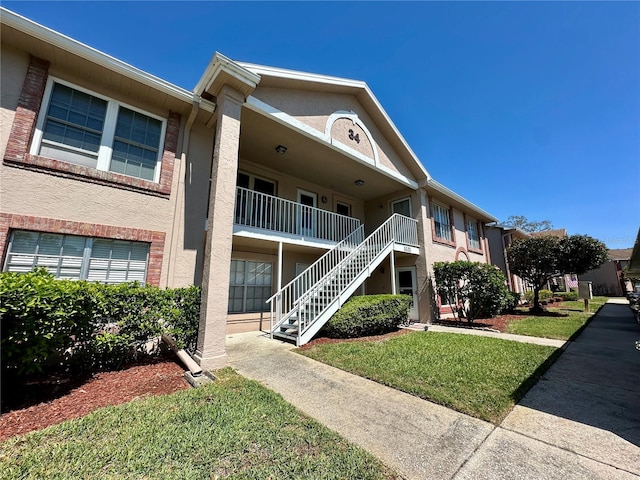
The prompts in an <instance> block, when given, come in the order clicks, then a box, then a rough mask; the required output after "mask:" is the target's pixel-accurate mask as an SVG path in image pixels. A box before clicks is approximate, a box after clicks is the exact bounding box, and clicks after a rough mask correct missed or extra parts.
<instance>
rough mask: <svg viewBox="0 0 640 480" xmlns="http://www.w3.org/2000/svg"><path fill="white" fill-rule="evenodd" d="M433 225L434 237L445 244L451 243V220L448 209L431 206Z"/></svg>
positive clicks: (435, 205)
mask: <svg viewBox="0 0 640 480" xmlns="http://www.w3.org/2000/svg"><path fill="white" fill-rule="evenodd" d="M433 223H434V229H435V236H436V237H437V238H439V239H441V240H446V241H447V242H451V241H453V239H452V236H451V219H450V218H449V209H448V208H445V207H441V206H440V205H437V204H435V203H434V204H433Z"/></svg>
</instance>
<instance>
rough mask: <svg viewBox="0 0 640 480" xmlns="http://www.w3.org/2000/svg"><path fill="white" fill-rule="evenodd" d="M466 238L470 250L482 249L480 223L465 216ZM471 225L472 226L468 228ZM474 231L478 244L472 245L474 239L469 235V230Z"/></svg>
mask: <svg viewBox="0 0 640 480" xmlns="http://www.w3.org/2000/svg"><path fill="white" fill-rule="evenodd" d="M466 226H467V238H468V239H469V248H470V249H472V250H482V243H481V242H480V225H479V222H478V221H477V220H474V219H472V218H467V225H466ZM469 227H472V228H469ZM472 231H475V233H476V235H477V238H476V239H475V240H476V241H477V242H478V245H477V246H476V245H473V244H472V243H471V242H472V241H474V239H473V238H472V236H471V232H472Z"/></svg>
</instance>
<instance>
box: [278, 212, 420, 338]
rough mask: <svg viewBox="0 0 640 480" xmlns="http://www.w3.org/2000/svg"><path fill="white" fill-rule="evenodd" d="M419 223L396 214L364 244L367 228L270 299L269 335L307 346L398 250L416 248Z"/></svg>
mask: <svg viewBox="0 0 640 480" xmlns="http://www.w3.org/2000/svg"><path fill="white" fill-rule="evenodd" d="M416 225H417V222H416V221H415V220H414V219H412V218H408V217H405V216H403V215H400V214H397V213H396V214H394V215H393V216H391V217H390V218H389V219H388V220H387V221H386V222H384V223H383V224H382V225H380V227H378V229H376V231H374V232H373V233H372V234H371V235H369V236H368V237H367V238H365V239H363V228H364V227H363V226H360V227H359V228H358V229H356V230H355V231H354V232H353V233H351V235H349V236H348V237H347V238H345V239H344V240H343V241H342V242H340V243H338V244H337V245H336V246H335V247H334V248H333V249H331V250H329V251H328V252H327V253H325V254H324V255H323V256H322V257H320V258H319V259H318V260H317V261H316V262H315V263H314V264H313V265H311V266H310V267H309V268H307V269H306V270H305V271H303V272H302V273H301V274H300V275H298V276H297V277H296V278H294V279H293V280H292V281H291V282H289V283H288V284H287V285H285V286H284V287H282V288H281V289H280V290H279V291H278V292H277V293H276V294H275V295H273V296H272V297H271V298H269V299H268V300H267V303H270V304H271V335H272V337H279V338H284V339H288V340H293V341H295V342H296V345H298V346H300V345H304V344H305V343H307V342H309V341H310V340H311V339H312V338H313V336H314V335H315V334H316V333H318V331H319V330H320V329H321V328H322V326H323V325H324V324H325V323H326V322H327V321H328V320H329V319H330V318H331V316H332V315H333V314H334V313H335V312H336V311H337V310H338V309H339V308H340V307H341V306H342V305H343V304H344V302H346V301H347V300H348V299H349V297H351V295H352V294H353V293H354V292H355V291H356V290H357V289H358V287H360V285H362V283H363V282H364V281H365V280H366V279H367V278H368V277H369V276H370V275H371V272H372V271H374V270H375V269H376V268H377V267H378V265H380V263H381V262H382V261H383V260H384V259H385V258H386V256H387V255H389V254H390V253H391V252H393V250H394V249H395V248H397V247H398V246H408V247H417V246H418V235H417V226H416Z"/></svg>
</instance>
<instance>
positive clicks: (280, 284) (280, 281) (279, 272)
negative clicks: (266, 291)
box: [278, 242, 282, 290]
mask: <svg viewBox="0 0 640 480" xmlns="http://www.w3.org/2000/svg"><path fill="white" fill-rule="evenodd" d="M281 288H282V242H278V290H280V289H281Z"/></svg>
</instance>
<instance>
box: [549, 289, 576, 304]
mask: <svg viewBox="0 0 640 480" xmlns="http://www.w3.org/2000/svg"><path fill="white" fill-rule="evenodd" d="M555 296H556V297H559V298H561V299H562V300H563V301H565V302H573V301H576V300H578V298H580V296H579V295H578V292H573V291H571V292H556V293H555Z"/></svg>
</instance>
